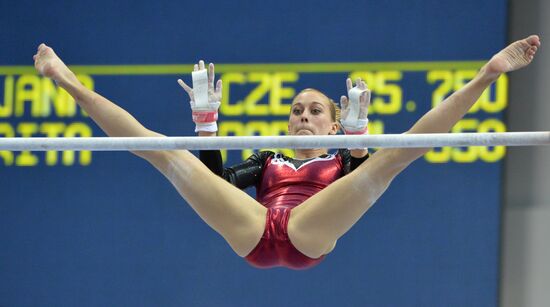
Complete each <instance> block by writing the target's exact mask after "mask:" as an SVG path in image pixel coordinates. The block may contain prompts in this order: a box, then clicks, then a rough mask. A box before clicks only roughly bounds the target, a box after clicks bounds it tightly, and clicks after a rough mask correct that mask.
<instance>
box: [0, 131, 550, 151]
mask: <svg viewBox="0 0 550 307" xmlns="http://www.w3.org/2000/svg"><path fill="white" fill-rule="evenodd" d="M475 145H479V146H497V145H505V146H540V145H550V132H548V131H541V132H501V133H434V134H384V135H332V136H329V135H312V136H225V137H196V136H192V137H91V138H38V137H36V138H34V137H33V138H23V137H17V138H0V150H11V151H48V150H93V151H123V150H131V151H145V150H177V149H188V150H205V149H262V148H294V149H308V148H367V147H392V148H409V147H442V146H454V147H460V146H475Z"/></svg>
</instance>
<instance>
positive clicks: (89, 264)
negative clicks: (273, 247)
mask: <svg viewBox="0 0 550 307" xmlns="http://www.w3.org/2000/svg"><path fill="white" fill-rule="evenodd" d="M371 2H372V3H371ZM505 30H506V3H505V2H504V1H496V0H492V1H483V2H479V1H452V2H451V1H448V2H445V1H443V2H442V1H405V0H396V1H387V2H384V3H381V2H378V1H377V2H374V1H369V2H357V1H355V2H349V3H344V2H337V3H336V2H334V3H326V4H325V3H322V2H318V1H315V2H314V1H302V2H298V1H286V0H284V1H276V2H275V3H265V2H264V3H261V2H250V3H235V2H228V1H210V2H209V3H207V4H203V3H200V2H191V3H185V2H183V1H174V2H167V3H163V4H154V5H153V4H147V3H145V2H121V1H119V2H116V3H111V2H107V1H105V2H102V1H94V2H67V3H63V4H55V3H50V2H47V1H46V2H45V1H18V2H13V3H8V2H7V1H3V2H1V3H0V37H2V41H3V44H2V48H0V84H3V86H2V87H0V89H2V90H0V135H1V136H10V134H13V135H14V136H23V135H24V134H25V133H27V134H29V135H32V136H44V135H45V134H46V133H53V132H52V131H57V130H55V129H56V128H55V127H54V126H55V125H56V124H61V126H59V127H60V128H59V129H60V130H59V131H60V135H66V133H70V128H69V127H73V128H75V129H76V130H75V131H77V132H79V133H84V134H85V133H86V132H87V131H88V132H89V133H91V135H93V136H102V135H103V133H102V132H101V131H100V130H99V129H98V128H97V126H95V124H93V123H92V122H91V120H90V119H89V118H87V117H86V116H84V115H82V113H80V111H79V110H77V112H76V113H71V111H70V110H69V111H68V113H67V114H66V115H64V113H63V112H62V111H60V110H62V109H63V107H59V108H56V107H51V112H50V113H47V111H46V108H44V105H43V104H40V103H39V102H36V101H43V100H42V97H53V96H51V95H50V96H48V95H47V90H48V84H49V83H48V81H47V80H46V81H44V80H43V79H41V78H39V77H38V76H35V75H34V72H33V70H31V69H29V68H28V67H19V66H30V65H32V55H33V54H34V51H35V50H36V47H37V45H38V44H39V43H41V42H46V43H48V44H49V45H51V46H53V47H54V48H55V50H56V51H57V52H58V54H59V55H60V56H61V57H62V58H63V59H64V60H65V62H66V63H68V64H69V65H82V67H80V68H79V69H80V70H79V72H80V74H81V75H82V76H83V78H88V79H86V80H88V81H89V80H92V81H93V88H94V89H95V90H96V91H98V92H100V93H102V94H103V95H105V96H106V97H109V98H110V99H112V100H113V101H115V102H116V103H118V104H120V105H121V106H122V107H123V108H125V109H127V110H128V111H129V112H130V113H132V114H133V115H135V116H136V117H137V118H138V119H139V120H140V121H141V122H142V123H144V124H145V125H146V126H147V127H149V128H151V129H152V130H155V131H159V132H161V133H164V134H167V135H193V130H192V129H193V125H192V123H191V121H190V111H189V110H188V99H187V97H186V95H185V93H184V92H183V91H182V90H181V89H180V88H179V86H178V85H177V84H176V81H175V80H176V79H177V78H179V77H183V78H184V80H186V81H190V74H189V73H188V72H189V71H190V69H191V65H189V64H191V63H194V62H195V61H197V60H198V59H205V60H207V61H214V62H215V63H217V64H220V65H219V66H218V67H219V68H220V70H219V72H220V73H221V74H220V76H222V77H223V76H224V74H229V73H236V74H238V75H239V76H244V77H245V78H248V79H247V80H248V82H244V84H241V85H238V84H237V85H234V86H233V87H231V92H230V93H229V94H228V95H229V96H228V97H227V99H228V100H227V105H228V106H231V105H238V104H239V101H241V100H243V99H245V98H246V97H247V96H248V95H249V94H250V92H251V91H252V90H254V89H255V88H257V87H258V85H259V83H258V82H255V81H250V80H252V79H253V77H252V76H251V75H250V74H249V72H250V71H251V70H255V69H257V66H246V65H245V64H250V63H256V64H257V63H271V64H277V63H297V64H299V65H298V66H297V68H294V69H290V68H288V67H287V66H281V68H280V69H279V68H277V67H276V66H275V67H273V66H272V67H270V68H266V69H265V70H264V71H262V73H263V74H264V75H263V76H264V77H265V76H268V77H269V76H270V77H273V76H275V75H276V74H278V73H279V74H280V73H283V72H289V71H290V72H291V76H297V77H298V79H297V80H295V81H287V82H285V83H284V86H285V87H287V88H292V89H294V90H296V91H298V90H300V89H302V88H305V87H316V88H319V89H321V90H323V91H325V92H326V93H327V94H328V95H330V96H331V97H333V98H335V99H337V98H338V97H339V95H342V94H344V93H345V92H344V90H345V84H344V80H345V78H346V77H347V76H348V75H349V74H353V73H358V72H361V71H363V72H364V71H367V72H368V73H369V74H371V75H372V76H378V77H380V76H385V72H387V71H396V72H398V73H399V74H400V77H399V78H398V80H394V81H389V82H388V84H393V85H395V86H396V87H395V88H397V90H398V91H399V92H401V94H402V96H401V98H396V97H393V98H392V96H391V95H390V94H388V93H386V92H384V91H385V90H387V89H388V87H384V86H383V85H378V89H377V86H376V85H371V87H373V96H374V97H379V99H380V101H379V104H380V105H381V106H384V105H385V103H387V102H388V101H390V100H391V99H397V100H396V101H398V102H399V104H400V105H402V108H401V109H400V110H399V111H395V112H393V113H392V112H390V114H383V112H382V113H381V112H378V113H376V112H373V115H372V116H371V122H373V123H379V125H380V123H381V124H383V126H384V128H383V130H384V132H386V133H400V132H403V131H405V130H406V129H407V128H408V127H410V126H411V125H412V123H414V120H415V119H417V118H419V117H420V116H421V115H422V114H423V113H424V112H426V111H427V110H429V108H430V107H431V101H432V99H433V93H434V92H435V91H437V90H438V89H441V88H442V87H443V86H444V84H443V83H445V82H446V81H449V82H451V83H450V84H451V85H449V86H450V87H454V86H455V84H457V82H459V81H460V80H459V77H458V75H459V74H460V73H461V72H463V71H469V72H472V71H475V69H476V68H478V67H479V62H472V61H479V60H486V59H488V58H490V56H491V55H492V54H493V53H495V52H496V51H498V50H499V49H501V48H502V47H503V46H504V45H505V44H506V36H505ZM440 61H446V62H448V63H447V64H444V63H439V64H438V63H435V64H434V63H432V64H430V63H431V62H440ZM335 62H338V63H344V64H345V65H347V66H346V67H351V69H349V71H348V70H347V69H342V70H330V69H327V70H326V71H319V70H318V71H316V72H313V73H311V72H305V67H307V66H306V65H305V64H307V63H313V64H314V65H317V64H319V63H335ZM356 62H357V63H362V64H357V67H361V69H354V66H353V64H350V63H356ZM390 62H391V63H393V62H404V63H402V65H400V64H399V63H397V64H396V63H393V64H391V63H390ZM372 63H390V64H387V67H386V68H383V67H382V68H381V66H375V65H374V64H372ZM153 64H185V65H184V66H169V68H170V67H172V68H175V69H177V70H178V72H177V73H174V72H168V71H167V70H166V69H164V70H163V68H155V67H152V66H147V65H153ZM224 64H237V66H228V65H225V66H224ZM98 65H134V66H132V67H134V68H136V67H141V68H145V70H144V72H143V73H139V74H129V73H127V72H125V71H123V70H122V69H118V68H117V67H118V66H116V67H114V68H113V67H111V68H109V70H108V71H107V72H103V73H101V72H98V71H97V70H96V71H94V69H97V68H98ZM360 65H363V66H360ZM369 65H371V66H369ZM407 65H409V66H407ZM415 65H416V66H415ZM445 65H447V66H445ZM15 66H17V67H15ZM182 67H183V68H182ZM317 67H322V66H317ZM407 67H409V68H407ZM414 67H416V68H414ZM100 68H101V67H100ZM321 70H322V68H321ZM434 71H443V72H444V73H448V74H450V75H449V76H451V77H448V76H447V77H448V78H447V79H445V78H442V79H437V80H436V81H434V82H431V83H430V82H429V81H428V78H429V77H428V76H429V75H432V76H435V75H437V73H435V72H434ZM226 76H227V75H226ZM373 78H377V77H373ZM449 78H451V79H449ZM377 80H378V79H377ZM457 80H459V81H457ZM10 82H13V84H12V83H10ZM18 86H19V88H18ZM390 88H391V87H390ZM497 88H498V89H500V90H501V91H504V93H505V92H506V88H507V84H506V80H502V83H499V85H497V87H496V88H494V90H493V92H498V89H497ZM271 90H273V88H271ZM7 93H8V94H9V93H13V97H11V98H10V96H9V95H8V94H7ZM33 93H34V94H36V93H38V94H37V95H38V96H32V95H33ZM446 94H447V95H448V94H449V92H448V91H447V92H446ZM24 95H29V96H28V97H26V98H25V97H24ZM59 95H61V94H59V93H58V96H57V97H58V98H59V97H61V96H59ZM501 95H502V92H501ZM54 96H55V95H54ZM497 96H498V95H497V94H494V93H493V94H491V95H490V97H488V98H487V100H488V101H489V102H488V103H487V104H486V105H487V107H482V108H481V110H480V111H477V112H475V113H472V114H469V115H468V116H467V118H469V119H471V121H469V122H465V123H464V129H465V130H467V131H481V130H480V129H482V128H480V127H481V126H482V125H481V123H483V122H485V123H486V125H485V126H488V127H489V128H490V127H500V126H499V125H500V124H502V114H501V112H500V111H501V110H500V109H498V110H496V111H494V110H491V108H490V106H491V103H490V102H491V101H496V100H500V101H501V102H502V99H504V100H505V97H504V98H503V96H498V97H497ZM2 97H3V98H2ZM18 97H19V98H18ZM33 97H34V98H33ZM36 97H38V98H36ZM10 99H11V100H10ZM18 99H19V105H22V106H23V109H22V111H21V112H22V113H21V114H20V115H18V114H17V112H16V110H15V109H16V108H15V106H16V105H17V101H18ZM32 99H35V104H32V103H31V102H29V101H30V100H32ZM59 99H61V98H59ZM10 101H11V102H10ZM45 101H46V105H49V104H50V103H51V101H49V100H48V98H46V100H45ZM409 101H414V106H415V108H411V109H410V110H408V109H406V108H405V106H406V104H407V103H408V102H409ZM256 102H257V104H258V105H272V104H273V99H272V98H269V96H263V97H261V98H259V99H257V101H256ZM289 102H290V99H289V98H284V99H283V103H284V104H288V103H289ZM10 103H11V104H12V105H13V106H14V107H13V108H12V110H11V111H10V110H9V108H8V107H7V106H8V105H9V104H10ZM39 105H40V106H41V107H40V106H39ZM65 105H70V102H68V103H66V104H65ZM32 106H35V107H37V108H38V109H37V110H38V111H36V112H37V113H36V114H34V115H33V114H32ZM411 106H412V104H411ZM40 108H42V109H40ZM381 108H382V107H381ZM382 109H383V108H382ZM2 114H3V115H2ZM285 119H286V116H284V115H277V114H272V113H269V114H262V115H258V116H251V115H248V116H247V115H246V114H245V115H238V116H233V115H231V114H228V113H227V112H226V113H224V112H222V113H221V123H223V122H231V121H237V122H240V123H243V124H244V125H246V124H249V123H250V122H253V121H260V126H261V125H264V126H266V127H267V126H269V125H270V124H271V123H272V122H274V121H284V120H285ZM476 121H477V122H476ZM71 125H74V126H71ZM246 127H248V128H247V129H249V130H247V131H249V132H254V131H252V130H250V129H251V128H250V126H246ZM378 127H379V126H378ZM10 129H11V130H10ZM266 129H267V128H266ZM373 129H374V130H375V128H373ZM25 131H26V132H25ZM457 152H458V154H457ZM461 152H462V153H463V152H466V153H467V154H466V157H464V155H462V156H461V155H460V153H461ZM489 152H495V149H489ZM468 153H469V154H468ZM489 156H490V155H489ZM457 157H458V158H457ZM12 158H13V160H10V159H12ZM62 158H63V156H62V154H61V153H59V154H57V153H51V154H50V156H49V157H48V156H47V154H46V153H34V154H32V156H31V154H28V153H27V154H22V153H0V193H1V195H2V197H1V199H0V306H108V305H110V306H182V305H186V306H196V305H205V306H255V305H259V304H262V305H265V306H277V305H288V306H293V305H296V306H304V305H306V306H364V305H368V306H496V305H497V291H498V252H499V246H498V242H499V222H500V188H501V187H500V186H501V179H500V176H501V163H500V161H501V160H502V156H499V157H498V159H496V161H494V162H488V161H487V159H485V160H484V159H483V158H482V155H481V154H479V151H478V149H457V150H455V153H454V154H453V155H452V156H449V157H448V158H445V159H443V160H444V161H445V162H446V163H433V162H434V161H433V160H429V159H421V160H419V161H417V162H415V163H414V164H413V165H412V166H411V167H410V168H409V169H408V170H407V171H405V172H404V173H403V174H402V175H401V176H400V177H399V178H397V179H396V180H395V181H394V183H393V184H392V186H391V187H390V189H389V190H388V191H387V192H386V194H385V195H384V196H383V197H382V198H381V199H380V200H379V201H378V203H377V205H375V206H374V207H373V208H372V209H371V210H370V211H369V212H368V213H367V214H366V215H365V216H364V217H363V219H361V220H360V221H359V222H358V224H357V225H356V226H355V227H354V228H353V229H352V230H351V231H350V232H349V233H348V234H346V235H345V236H344V237H343V238H342V239H341V240H340V241H339V242H338V246H337V248H336V249H335V251H334V252H333V253H331V254H330V255H329V256H328V257H327V259H326V260H325V261H324V262H323V263H322V264H321V265H319V266H317V267H315V268H313V269H311V270H308V271H302V272H295V271H290V270H287V269H272V270H257V269H254V268H252V267H250V266H248V265H247V264H246V263H245V262H244V261H243V260H242V259H240V258H239V257H238V256H236V255H235V254H233V252H232V251H231V249H230V248H229V246H228V245H227V244H226V243H225V242H224V240H223V239H222V238H221V237H220V236H218V235H217V234H216V233H215V232H214V231H212V230H211V229H209V227H208V226H207V225H206V224H205V223H204V222H202V221H201V220H200V219H199V218H198V217H197V216H196V214H195V213H194V212H193V211H192V210H191V208H190V207H189V206H187V204H186V203H185V201H184V200H182V199H181V197H180V196H179V195H178V194H177V192H176V191H175V190H174V189H173V188H172V187H171V185H170V184H169V183H168V182H167V181H166V180H165V179H164V178H163V177H162V176H161V175H160V174H159V173H157V172H156V171H155V170H154V169H153V168H152V167H151V166H149V165H148V164H147V163H146V162H145V161H142V160H140V159H139V158H137V157H135V156H133V155H131V154H129V153H125V152H109V153H108V152H94V153H91V154H90V155H89V156H84V157H83V156H82V155H81V154H78V153H77V154H76V155H75V156H74V159H73V160H71V155H70V154H68V153H66V154H65V159H66V160H65V164H67V165H65V164H64V162H63V160H62ZM240 159H241V154H240V153H239V152H232V153H230V154H229V155H228V164H231V163H236V162H238V161H240ZM468 159H470V161H469V162H467V160H468ZM461 161H462V162H465V163H460V162H461ZM25 164H27V166H25Z"/></svg>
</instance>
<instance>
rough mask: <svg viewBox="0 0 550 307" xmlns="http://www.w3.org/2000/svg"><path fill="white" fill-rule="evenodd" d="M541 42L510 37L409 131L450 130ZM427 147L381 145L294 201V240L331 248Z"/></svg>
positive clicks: (304, 246)
mask: <svg viewBox="0 0 550 307" xmlns="http://www.w3.org/2000/svg"><path fill="white" fill-rule="evenodd" d="M539 46H540V41H539V38H538V37H537V36H535V35H533V36H530V37H528V38H526V39H523V40H520V41H517V42H514V43H512V44H511V45H509V46H508V47H506V48H505V49H503V50H502V51H500V52H499V53H497V54H496V55H495V56H494V57H493V58H492V59H491V60H490V61H489V62H488V63H487V64H486V65H485V66H483V67H482V68H481V70H480V71H479V73H478V75H477V76H476V77H475V78H474V79H473V80H472V81H470V82H469V83H468V84H467V85H465V86H464V87H463V88H462V89H460V90H459V91H457V92H455V93H454V94H453V95H451V96H450V97H449V98H447V99H446V100H445V101H443V102H442V103H441V104H440V105H438V106H437V107H435V108H434V109H432V110H431V111H429V112H428V113H426V114H425V115H424V116H423V117H422V118H421V119H420V120H419V121H418V122H417V123H416V124H415V125H414V126H413V127H412V128H411V129H410V130H409V131H408V133H444V132H448V131H449V130H450V129H451V128H452V127H453V125H454V124H455V123H456V122H457V121H458V120H460V119H461V118H462V117H463V116H464V115H465V114H466V113H467V112H468V110H469V109H470V107H471V106H472V105H473V104H474V103H475V102H476V101H477V99H478V98H479V96H480V95H481V94H482V93H483V91H484V90H485V89H486V88H487V87H488V86H489V85H490V84H491V83H492V82H494V81H495V80H496V79H497V78H498V77H499V76H500V75H501V74H502V73H506V72H510V71H513V70H516V69H519V68H522V67H524V66H526V65H528V64H529V63H530V62H531V61H532V59H533V57H534V55H535V53H536V51H537V49H538V47H539ZM428 150H429V149H427V148H410V149H405V148H401V149H383V150H380V151H378V152H376V153H375V154H374V155H373V156H372V157H371V158H369V159H368V160H367V161H365V162H364V163H363V164H362V165H361V166H360V167H359V168H357V169H356V170H355V171H353V172H352V173H351V174H349V175H347V176H345V177H343V178H341V179H339V180H337V181H336V182H334V183H333V184H331V185H330V186H328V187H327V188H325V189H324V190H322V191H321V192H319V193H317V194H316V195H314V196H312V197H311V198H309V199H308V200H306V201H305V202H304V203H303V204H301V205H300V206H298V207H296V208H295V209H294V210H293V211H292V212H291V216H290V219H289V224H288V235H289V237H290V240H291V241H292V243H293V244H294V246H295V247H296V248H297V249H298V250H299V251H301V252H302V253H304V254H305V255H306V256H309V257H312V258H318V257H319V256H321V255H323V254H327V253H328V252H330V251H331V250H332V248H333V247H334V245H335V243H336V240H337V239H338V238H339V237H341V236H342V235H343V234H345V233H346V232H347V231H348V230H349V229H350V228H351V227H352V226H353V225H354V224H355V223H356V222H357V221H358V220H359V218H360V217H361V216H362V215H363V214H364V213H365V212H366V211H367V210H368V209H369V208H370V207H371V206H372V205H373V204H374V202H375V201H376V200H377V199H378V198H379V197H380V196H381V195H382V193H384V191H385V190H386V189H387V187H388V186H389V184H390V183H391V181H392V180H393V179H394V178H395V177H396V176H397V175H398V174H399V173H400V172H401V171H403V170H404V169H405V168H406V167H407V166H408V165H409V164H410V163H412V162H413V161H414V160H416V159H417V158H419V157H421V156H422V155H423V154H424V153H426V152H427V151H428Z"/></svg>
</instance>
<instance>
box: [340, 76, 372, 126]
mask: <svg viewBox="0 0 550 307" xmlns="http://www.w3.org/2000/svg"><path fill="white" fill-rule="evenodd" d="M346 87H347V89H348V96H349V99H348V97H346V96H342V97H341V98H340V106H341V108H342V116H341V120H340V123H341V124H342V127H343V128H344V132H345V133H346V134H367V133H368V129H367V124H368V122H369V120H368V118H367V115H368V111H369V105H370V90H369V89H368V88H367V84H366V83H365V81H363V80H361V79H360V78H357V80H356V81H355V86H353V83H352V81H351V79H350V78H348V79H347V80H346Z"/></svg>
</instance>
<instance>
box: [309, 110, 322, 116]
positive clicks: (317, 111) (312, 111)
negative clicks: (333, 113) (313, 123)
mask: <svg viewBox="0 0 550 307" xmlns="http://www.w3.org/2000/svg"><path fill="white" fill-rule="evenodd" d="M321 113H323V112H322V111H321V109H313V110H311V114H313V115H318V114H321Z"/></svg>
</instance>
